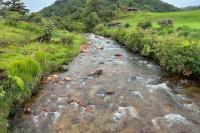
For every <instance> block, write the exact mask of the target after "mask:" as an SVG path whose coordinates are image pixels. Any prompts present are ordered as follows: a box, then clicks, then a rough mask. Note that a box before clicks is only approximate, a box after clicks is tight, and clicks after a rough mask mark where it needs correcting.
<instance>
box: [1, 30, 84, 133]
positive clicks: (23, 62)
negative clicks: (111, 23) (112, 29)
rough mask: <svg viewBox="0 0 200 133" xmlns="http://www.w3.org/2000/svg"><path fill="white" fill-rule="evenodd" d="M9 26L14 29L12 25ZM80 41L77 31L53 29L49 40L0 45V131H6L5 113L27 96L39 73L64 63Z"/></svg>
mask: <svg viewBox="0 0 200 133" xmlns="http://www.w3.org/2000/svg"><path fill="white" fill-rule="evenodd" d="M9 28H10V29H13V30H18V29H16V27H9ZM20 31H22V32H24V31H26V30H24V31H23V30H22V29H20ZM9 34H14V33H11V32H9ZM33 34H34V33H33ZM60 38H62V39H60ZM63 38H64V39H63ZM60 40H62V41H63V40H64V42H62V41H60ZM84 41H85V39H84V38H83V37H82V36H80V35H78V34H76V35H75V34H73V33H69V32H65V31H56V32H55V33H54V35H53V36H52V39H51V41H49V42H38V41H34V42H32V43H28V44H24V45H19V44H9V45H6V46H5V45H4V46H1V51H0V133H6V132H7V128H8V127H9V121H8V116H9V115H10V114H12V113H14V112H12V111H13V110H12V107H13V105H20V104H22V103H23V102H24V101H25V100H27V99H29V98H30V97H31V95H32V93H33V92H34V87H36V86H37V84H38V83H39V82H40V79H41V77H42V76H43V75H45V74H48V73H50V72H52V71H55V70H57V69H58V68H59V67H60V66H62V65H63V64H67V63H68V62H69V61H70V60H71V59H72V58H73V57H74V56H76V55H77V54H78V53H79V51H80V45H81V44H83V43H84Z"/></svg>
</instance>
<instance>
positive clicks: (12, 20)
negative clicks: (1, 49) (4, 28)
mask: <svg viewBox="0 0 200 133" xmlns="http://www.w3.org/2000/svg"><path fill="white" fill-rule="evenodd" d="M5 19H6V24H8V25H13V26H16V25H17V23H18V22H19V21H20V20H21V19H22V15H21V14H19V13H18V12H12V11H7V12H6V14H5Z"/></svg>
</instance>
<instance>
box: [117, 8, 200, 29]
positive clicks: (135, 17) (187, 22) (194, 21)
mask: <svg viewBox="0 0 200 133" xmlns="http://www.w3.org/2000/svg"><path fill="white" fill-rule="evenodd" d="M199 14H200V10H195V11H183V12H167V13H151V12H141V13H137V14H134V13H129V14H126V15H123V16H122V17H120V18H119V19H117V20H115V21H117V22H121V23H124V24H125V23H129V24H131V25H132V26H135V25H137V23H139V22H143V21H147V20H150V21H152V22H154V24H155V23H156V22H157V21H158V20H160V19H165V18H172V19H173V20H174V22H175V26H176V27H179V26H189V27H191V28H193V29H200V24H199V22H200V15H199Z"/></svg>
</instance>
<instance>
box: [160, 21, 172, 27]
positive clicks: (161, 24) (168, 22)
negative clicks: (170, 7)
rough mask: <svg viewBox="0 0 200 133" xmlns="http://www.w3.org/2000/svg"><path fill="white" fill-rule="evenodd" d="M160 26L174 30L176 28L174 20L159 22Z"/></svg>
mask: <svg viewBox="0 0 200 133" xmlns="http://www.w3.org/2000/svg"><path fill="white" fill-rule="evenodd" d="M158 25H159V26H160V27H161V28H172V27H173V26H174V21H173V20H172V19H163V20H159V21H158Z"/></svg>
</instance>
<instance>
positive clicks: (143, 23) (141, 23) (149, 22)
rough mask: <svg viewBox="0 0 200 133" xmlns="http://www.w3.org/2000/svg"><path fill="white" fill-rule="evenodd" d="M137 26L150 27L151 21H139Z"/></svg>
mask: <svg viewBox="0 0 200 133" xmlns="http://www.w3.org/2000/svg"><path fill="white" fill-rule="evenodd" d="M138 27H140V28H142V29H147V28H151V27H152V23H151V21H145V22H140V23H138Z"/></svg>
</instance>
